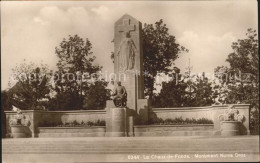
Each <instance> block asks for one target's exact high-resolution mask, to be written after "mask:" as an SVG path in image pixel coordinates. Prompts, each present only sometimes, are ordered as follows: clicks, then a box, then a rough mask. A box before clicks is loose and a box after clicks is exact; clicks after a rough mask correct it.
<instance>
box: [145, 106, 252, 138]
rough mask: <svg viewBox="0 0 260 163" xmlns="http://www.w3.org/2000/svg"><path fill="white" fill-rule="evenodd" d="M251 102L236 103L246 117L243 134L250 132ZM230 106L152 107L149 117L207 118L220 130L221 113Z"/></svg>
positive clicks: (242, 128)
mask: <svg viewBox="0 0 260 163" xmlns="http://www.w3.org/2000/svg"><path fill="white" fill-rule="evenodd" d="M249 106H250V105H249V104H234V107H235V109H237V110H238V111H239V114H242V115H244V117H245V119H244V122H243V124H242V125H241V131H242V134H243V135H246V134H250V130H249V120H250V109H249ZM227 108H228V105H212V106H206V107H183V108H152V109H150V111H149V119H150V120H151V119H156V118H162V119H163V120H165V119H167V118H170V119H175V118H179V117H182V118H183V119H186V118H189V119H192V118H195V119H199V118H207V119H209V120H212V121H213V123H214V130H216V131H220V129H221V122H220V120H219V115H221V114H224V111H225V110H226V109H227Z"/></svg>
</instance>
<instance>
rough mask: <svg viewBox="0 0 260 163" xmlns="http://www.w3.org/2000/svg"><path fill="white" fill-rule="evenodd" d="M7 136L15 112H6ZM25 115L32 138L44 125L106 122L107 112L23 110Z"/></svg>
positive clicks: (36, 135)
mask: <svg viewBox="0 0 260 163" xmlns="http://www.w3.org/2000/svg"><path fill="white" fill-rule="evenodd" d="M5 113H6V129H7V130H6V136H9V134H10V125H9V120H10V119H12V118H13V117H14V115H15V114H16V113H15V112H13V111H6V112H5ZM22 113H23V115H25V116H26V119H28V120H30V122H31V126H30V130H31V132H32V137H38V133H39V129H38V127H39V126H40V125H41V124H42V123H44V122H47V123H63V124H65V123H68V122H73V121H74V120H76V121H77V122H78V123H81V122H82V121H84V122H88V121H96V120H105V115H106V111H105V110H75V111H39V110H23V111H22Z"/></svg>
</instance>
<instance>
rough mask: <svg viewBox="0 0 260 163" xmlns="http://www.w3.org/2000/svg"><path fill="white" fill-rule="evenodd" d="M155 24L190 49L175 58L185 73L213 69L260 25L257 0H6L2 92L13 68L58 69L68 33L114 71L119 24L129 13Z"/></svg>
mask: <svg viewBox="0 0 260 163" xmlns="http://www.w3.org/2000/svg"><path fill="white" fill-rule="evenodd" d="M126 13H127V14H129V15H131V16H133V17H134V18H136V19H137V20H139V21H140V22H142V23H143V24H144V23H148V24H154V23H155V22H156V21H158V20H160V19H163V21H164V23H165V24H166V25H167V27H168V28H169V33H170V34H171V35H174V36H175V37H176V40H177V42H178V43H179V44H180V45H183V46H184V47H186V48H187V49H189V53H182V54H180V57H179V58H178V59H177V60H176V61H175V66H177V67H179V68H180V69H181V72H184V71H185V68H186V67H187V66H188V65H189V58H190V63H191V66H192V67H193V69H192V72H193V73H202V72H206V73H213V72H214V68H216V67H217V66H221V65H228V63H226V62H225V59H226V58H227V56H228V54H229V53H231V52H232V48H231V44H232V42H234V41H236V40H237V39H243V38H245V37H246V36H245V33H246V31H247V29H248V28H253V29H258V19H257V1H256V0H236V1H235V0H230V1H160V2H158V1H106V2H105V1H74V2H69V1H56V2H55V1H37V2H33V1H23V2H19V1H8V2H7V1H4V2H3V1H2V2H1V82H2V84H1V90H5V89H7V88H9V86H8V81H9V80H10V76H11V75H12V68H14V67H15V66H16V65H17V64H19V63H22V62H23V61H24V60H25V61H26V62H34V63H37V64H40V63H44V64H47V65H49V67H50V69H54V70H55V69H56V63H57V61H58V58H57V56H56V55H55V47H57V46H59V43H60V42H61V41H62V39H63V38H68V36H69V35H75V34H77V35H79V36H80V37H82V38H88V39H89V40H90V42H91V43H92V46H93V49H92V51H93V53H94V55H95V56H96V57H97V58H96V60H95V64H99V65H101V66H103V72H108V73H109V72H113V63H112V61H111V59H110V54H111V52H112V51H113V50H114V45H113V43H112V42H111V41H112V40H113V36H114V29H113V28H114V23H115V22H116V21H117V20H118V19H119V18H120V17H121V16H123V15H124V14H126Z"/></svg>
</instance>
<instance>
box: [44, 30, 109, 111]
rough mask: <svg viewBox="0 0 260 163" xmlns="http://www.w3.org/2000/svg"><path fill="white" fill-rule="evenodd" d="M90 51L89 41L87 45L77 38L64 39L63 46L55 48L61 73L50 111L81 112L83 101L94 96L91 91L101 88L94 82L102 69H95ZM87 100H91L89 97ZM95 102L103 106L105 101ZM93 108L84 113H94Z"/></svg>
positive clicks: (103, 86) (103, 88)
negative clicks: (89, 111) (77, 110)
mask: <svg viewBox="0 0 260 163" xmlns="http://www.w3.org/2000/svg"><path fill="white" fill-rule="evenodd" d="M91 49H92V45H91V43H90V41H89V40H88V39H86V41H84V40H83V39H82V38H80V37H79V36H77V35H75V36H69V38H68V39H63V41H62V42H61V43H60V46H59V47H56V50H55V53H56V54H57V56H58V58H59V61H58V63H57V67H58V71H57V72H56V74H55V76H56V77H55V80H54V82H55V86H54V91H55V92H56V95H55V97H54V98H53V99H52V100H51V103H50V106H49V107H50V108H55V109H57V110H63V109H66V110H75V109H82V108H83V105H84V98H85V97H86V96H93V95H91V94H90V93H89V91H91V89H92V88H93V85H94V86H96V85H98V84H100V83H95V81H96V79H97V78H98V75H97V72H98V71H100V70H101V68H102V67H100V66H98V65H94V60H95V56H94V55H93V52H92V51H91ZM100 82H101V81H100ZM105 85H106V83H103V84H102V91H105ZM99 90H101V88H99ZM86 98H87V99H89V98H90V97H86ZM96 100H97V101H99V100H100V101H99V103H104V101H102V100H104V99H102V98H97V99H96ZM94 101H95V100H94ZM97 101H95V102H97ZM88 103H90V101H88ZM92 106H94V104H92V105H87V107H84V109H93V108H90V107H92Z"/></svg>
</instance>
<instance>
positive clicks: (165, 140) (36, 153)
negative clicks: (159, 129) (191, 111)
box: [2, 136, 259, 163]
mask: <svg viewBox="0 0 260 163" xmlns="http://www.w3.org/2000/svg"><path fill="white" fill-rule="evenodd" d="M2 160H3V162H5V163H14V162H19V163H21V162H24V163H43V162H48V163H49V162H55V163H59V162H62V163H66V162H68V163H71V162H168V161H171V162H174V161H178V162H191V161H193V162H195V161H196V162H201V161H215V162H216V161H218V162H219V161H228V162H245V161H247V162H248V161H254V162H259V137H258V136H236V137H195V136H192V137H190V136H186V137H99V138H94V137H84V138H21V139H2Z"/></svg>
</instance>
